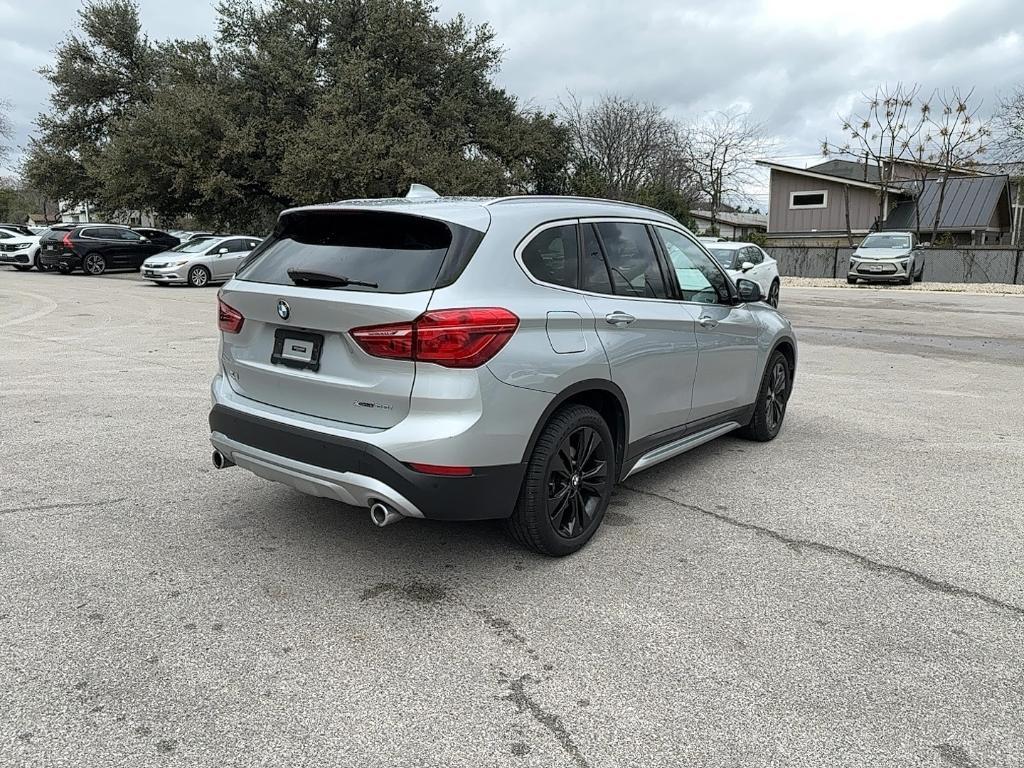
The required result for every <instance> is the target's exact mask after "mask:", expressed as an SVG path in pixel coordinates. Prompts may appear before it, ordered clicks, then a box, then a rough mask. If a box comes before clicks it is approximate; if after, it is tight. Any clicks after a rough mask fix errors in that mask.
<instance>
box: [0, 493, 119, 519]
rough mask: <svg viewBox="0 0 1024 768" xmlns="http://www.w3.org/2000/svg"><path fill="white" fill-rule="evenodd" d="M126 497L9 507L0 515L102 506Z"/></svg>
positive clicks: (1, 510)
mask: <svg viewBox="0 0 1024 768" xmlns="http://www.w3.org/2000/svg"><path fill="white" fill-rule="evenodd" d="M126 498H127V497H126V496H122V497H121V498H118V499H107V500H106V501H78V502H69V503H67V504H37V505H35V506H31V505H30V506H26V507H10V508H8V509H0V515H13V514H15V513H16V512H43V511H45V510H47V509H75V508H76V507H81V508H83V509H84V508H87V507H102V506H103V505H104V504H116V503H117V502H119V501H124V500H125V499H126Z"/></svg>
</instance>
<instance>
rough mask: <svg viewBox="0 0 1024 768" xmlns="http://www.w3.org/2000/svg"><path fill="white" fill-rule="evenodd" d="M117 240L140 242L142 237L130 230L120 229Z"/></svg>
mask: <svg viewBox="0 0 1024 768" xmlns="http://www.w3.org/2000/svg"><path fill="white" fill-rule="evenodd" d="M117 236H118V238H120V239H121V240H141V239H142V236H141V235H140V234H139V233H138V232H133V231H132V230H130V229H122V230H121V231H120V232H118V233H117Z"/></svg>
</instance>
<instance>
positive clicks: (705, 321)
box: [697, 315, 718, 328]
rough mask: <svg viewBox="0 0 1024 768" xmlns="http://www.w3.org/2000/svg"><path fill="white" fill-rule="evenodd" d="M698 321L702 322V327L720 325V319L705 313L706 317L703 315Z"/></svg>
mask: <svg viewBox="0 0 1024 768" xmlns="http://www.w3.org/2000/svg"><path fill="white" fill-rule="evenodd" d="M697 322H698V323H700V324H701V327H702V328H714V327H715V326H717V325H718V321H717V320H715V318H713V317H708V316H707V315H704V317H702V318H701V319H700V320H698V321H697Z"/></svg>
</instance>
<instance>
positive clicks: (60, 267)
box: [57, 264, 71, 275]
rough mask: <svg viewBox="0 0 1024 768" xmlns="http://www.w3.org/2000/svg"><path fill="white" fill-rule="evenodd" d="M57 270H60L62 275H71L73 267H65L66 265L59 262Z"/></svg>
mask: <svg viewBox="0 0 1024 768" xmlns="http://www.w3.org/2000/svg"><path fill="white" fill-rule="evenodd" d="M57 271H58V272H60V273H61V274H62V275H70V274H71V267H65V266H64V265H62V264H59V265H57Z"/></svg>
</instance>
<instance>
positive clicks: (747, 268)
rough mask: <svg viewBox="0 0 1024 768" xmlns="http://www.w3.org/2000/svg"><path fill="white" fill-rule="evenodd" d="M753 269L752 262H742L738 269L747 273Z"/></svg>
mask: <svg viewBox="0 0 1024 768" xmlns="http://www.w3.org/2000/svg"><path fill="white" fill-rule="evenodd" d="M753 268H754V262H752V261H744V262H743V264H741V265H740V269H741V270H742V271H744V272H749V271H750V270H752V269H753Z"/></svg>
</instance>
